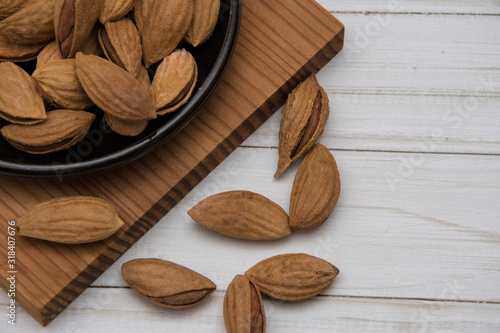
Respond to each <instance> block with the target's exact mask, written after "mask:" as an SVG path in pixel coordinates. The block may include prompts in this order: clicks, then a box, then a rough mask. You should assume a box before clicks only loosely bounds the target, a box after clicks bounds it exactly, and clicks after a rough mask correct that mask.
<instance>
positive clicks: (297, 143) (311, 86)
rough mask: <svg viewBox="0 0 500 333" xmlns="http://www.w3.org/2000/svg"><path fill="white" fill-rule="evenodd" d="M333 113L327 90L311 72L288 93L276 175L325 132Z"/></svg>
mask: <svg viewBox="0 0 500 333" xmlns="http://www.w3.org/2000/svg"><path fill="white" fill-rule="evenodd" d="M329 114H330V106H329V100H328V94H327V93H326V92H325V90H324V89H323V88H322V87H321V86H320V85H319V83H318V80H317V79H316V76H315V75H314V74H312V75H311V76H310V77H308V78H307V79H306V80H304V81H303V82H301V83H300V84H299V85H298V86H297V87H296V88H295V89H294V90H293V91H292V92H291V93H290V95H289V96H288V99H287V100H286V102H285V106H284V107H283V113H282V114H281V124H280V133H279V147H278V152H279V161H278V169H277V170H276V173H275V175H274V177H278V176H279V175H280V174H282V173H283V172H284V171H285V170H286V169H287V168H288V167H289V166H290V164H291V163H293V162H295V161H296V160H298V159H299V158H300V157H301V156H302V155H304V154H305V153H306V152H307V151H308V150H309V149H310V148H311V147H312V146H313V145H314V143H315V142H316V140H317V139H318V138H319V136H320V135H321V134H322V133H323V130H324V127H325V124H326V121H327V120H328V117H329Z"/></svg>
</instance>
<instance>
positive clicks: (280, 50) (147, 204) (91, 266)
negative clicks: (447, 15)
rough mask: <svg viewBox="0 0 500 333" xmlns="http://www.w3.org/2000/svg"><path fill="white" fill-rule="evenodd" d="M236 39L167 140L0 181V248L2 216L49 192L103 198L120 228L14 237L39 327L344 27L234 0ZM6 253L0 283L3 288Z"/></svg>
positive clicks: (255, 1)
mask: <svg viewBox="0 0 500 333" xmlns="http://www.w3.org/2000/svg"><path fill="white" fill-rule="evenodd" d="M242 6H243V8H242V21H241V27H240V34H239V37H238V43H237V45H236V48H235V51H234V55H233V58H232V59H231V62H230V64H229V66H228V69H227V71H226V73H225V75H224V77H223V78H222V80H221V82H220V84H219V86H218V87H217V89H216V91H215V92H214V94H213V95H212V96H211V98H210V99H209V101H208V102H207V104H206V105H205V106H204V107H203V109H202V110H201V111H200V113H199V114H198V115H197V116H196V118H195V119H194V120H193V121H191V122H190V123H189V124H188V125H187V126H186V127H185V128H184V129H183V130H182V131H181V132H180V133H178V134H177V135H176V136H175V137H174V138H173V139H171V140H169V141H168V142H167V143H165V144H163V145H162V146H161V147H159V148H157V149H156V150H155V151H153V152H152V153H149V154H148V155H146V156H145V157H143V158H141V159H139V160H137V161H135V162H132V163H131V164H128V165H126V166H124V167H121V168H118V169H115V170H112V171H109V172H106V173H103V174H98V175H94V176H89V177H84V178H78V179H71V180H65V181H63V182H58V181H49V180H19V179H12V178H0V220H1V221H2V223H3V225H4V227H3V228H1V230H0V246H1V250H2V251H3V253H7V251H8V241H7V240H8V237H7V231H8V229H7V221H11V220H16V219H17V218H18V217H19V215H20V214H22V213H23V212H25V211H26V210H27V209H29V208H31V207H32V206H34V205H35V204H37V203H39V202H41V201H45V200H49V199H51V198H54V197H60V196H68V195H91V196H96V197H100V198H103V199H105V200H107V201H109V202H110V203H111V204H112V205H113V206H114V207H115V208H116V209H117V211H118V213H119V214H120V216H121V217H122V219H123V220H124V221H125V226H124V227H123V228H122V229H121V230H120V231H119V232H117V233H116V234H115V235H114V236H113V237H111V238H109V239H107V240H105V241H101V242H95V243H92V244H84V245H64V244H54V243H49V242H45V241H41V240H36V239H28V238H23V237H16V266H15V269H16V271H17V273H15V275H16V281H15V287H16V292H15V300H16V302H17V303H18V304H21V305H22V307H23V308H24V309H26V311H27V312H28V313H30V314H31V315H32V316H33V317H34V318H35V319H36V320H37V321H38V322H40V323H41V324H42V325H47V324H48V323H49V322H50V321H52V320H53V319H54V318H55V317H56V316H57V315H58V314H59V313H61V312H62V311H63V310H64V309H65V308H66V307H67V306H68V305H69V304H70V303H71V302H72V301H73V300H74V299H75V298H76V297H77V296H78V295H80V294H81V293H82V292H83V291H84V290H85V289H86V288H87V287H88V286H90V285H91V284H92V282H93V281H94V280H95V279H96V278H97V277H99V276H100V275H101V274H102V273H103V272H104V271H105V270H106V269H107V268H108V267H109V266H110V265H111V264H113V263H114V262H115V261H116V260H117V259H118V258H119V257H120V256H121V255H122V254H123V253H124V252H125V251H126V250H127V249H128V248H130V247H131V246H132V245H133V244H134V243H135V242H136V241H137V240H139V239H140V238H141V237H142V236H143V235H144V234H145V233H146V232H147V231H148V230H149V229H151V228H152V227H153V226H154V225H155V224H156V223H157V222H158V221H159V220H160V219H161V218H163V217H164V216H165V215H166V214H167V213H168V211H169V210H170V209H171V208H172V207H174V206H175V205H176V203H177V202H179V201H180V200H181V199H182V198H183V197H184V196H185V195H186V194H187V193H188V192H189V191H190V190H192V189H193V188H194V187H195V186H196V185H197V184H198V183H199V182H200V181H201V180H202V179H203V178H204V177H205V176H207V175H208V173H209V172H210V171H211V170H213V169H214V168H215V167H216V166H217V165H218V164H219V163H220V162H221V161H223V160H224V159H225V158H226V157H227V156H228V155H229V154H230V153H231V152H232V151H233V150H234V149H235V148H236V147H238V146H239V145H240V144H241V143H242V142H243V141H244V140H245V139H246V138H247V137H248V136H249V135H250V134H251V133H253V132H254V131H255V129H257V128H258V127H259V126H260V125H261V124H262V123H264V122H265V121H266V120H267V119H268V118H269V117H270V116H271V115H272V114H273V112H274V111H275V110H276V109H278V108H279V107H280V106H281V105H283V103H284V100H285V98H286V95H287V94H288V93H289V92H290V91H291V90H292V89H293V88H294V87H295V86H296V85H297V84H298V83H299V82H300V81H302V80H303V79H304V78H306V77H307V76H308V75H309V74H310V73H313V72H317V71H318V70H319V69H320V68H322V67H323V66H324V65H325V64H326V63H327V62H328V61H330V60H331V59H332V58H333V57H334V56H335V55H336V54H337V53H338V52H339V51H340V50H341V49H342V47H343V38H344V26H343V25H342V23H340V22H339V21H338V20H337V19H335V18H334V17H333V16H332V15H331V14H330V13H329V12H328V11H326V10H325V9H324V8H323V7H321V6H320V5H319V4H317V3H316V2H315V1H314V0H272V1H271V0H243V3H242ZM8 271H11V269H9V267H8V263H7V258H6V257H4V259H3V260H1V277H2V278H1V285H2V288H3V289H5V290H6V291H8V290H9V289H10V282H9V280H7V278H8V277H9V273H7V272H8Z"/></svg>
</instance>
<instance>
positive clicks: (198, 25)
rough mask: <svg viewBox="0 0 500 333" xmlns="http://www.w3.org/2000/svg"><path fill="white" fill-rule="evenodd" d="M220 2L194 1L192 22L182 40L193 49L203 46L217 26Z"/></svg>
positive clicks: (208, 0) (209, 0)
mask: <svg viewBox="0 0 500 333" xmlns="http://www.w3.org/2000/svg"><path fill="white" fill-rule="evenodd" d="M219 10H220V0H194V10H193V20H192V21H191V25H190V26H189V29H188V31H187V32H186V35H185V36H184V40H185V41H186V42H188V43H189V44H191V45H193V46H194V47H197V46H199V45H200V44H203V43H204V42H205V41H206V40H207V39H208V38H210V36H211V35H212V32H213V31H214V29H215V26H216V25H217V19H218V18H219Z"/></svg>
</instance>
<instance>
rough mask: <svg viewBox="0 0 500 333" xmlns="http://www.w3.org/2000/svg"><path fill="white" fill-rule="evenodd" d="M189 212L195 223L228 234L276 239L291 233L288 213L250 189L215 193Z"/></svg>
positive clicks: (248, 237) (257, 238) (238, 236)
mask: <svg viewBox="0 0 500 333" xmlns="http://www.w3.org/2000/svg"><path fill="white" fill-rule="evenodd" d="M188 214H189V216H191V218H192V219H193V220H195V221H196V222H197V223H198V224H200V225H202V226H204V227H207V228H209V229H211V230H213V231H217V232H219V233H221V234H224V235H227V236H231V237H236V238H242V239H250V240H275V239H280V238H284V237H286V236H288V235H290V226H289V219H288V215H287V213H286V212H285V211H284V210H283V209H282V208H281V207H280V206H279V205H277V204H276V203H274V202H272V201H271V200H269V199H268V198H266V197H264V196H262V195H260V194H257V193H253V192H249V191H229V192H223V193H219V194H215V195H213V196H211V197H208V198H206V199H204V200H202V201H201V202H199V203H198V204H197V205H195V206H194V207H193V208H191V210H189V211H188Z"/></svg>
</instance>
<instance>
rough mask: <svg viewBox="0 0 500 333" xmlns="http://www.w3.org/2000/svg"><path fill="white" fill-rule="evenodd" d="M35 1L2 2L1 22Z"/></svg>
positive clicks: (0, 4) (11, 0) (12, 0)
mask: <svg viewBox="0 0 500 333" xmlns="http://www.w3.org/2000/svg"><path fill="white" fill-rule="evenodd" d="M31 1H34V0H3V1H0V21H1V20H3V19H6V18H7V17H9V16H11V15H12V14H14V13H16V12H18V11H19V10H21V9H22V8H23V7H25V6H26V5H27V4H29V3H30V2H31Z"/></svg>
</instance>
